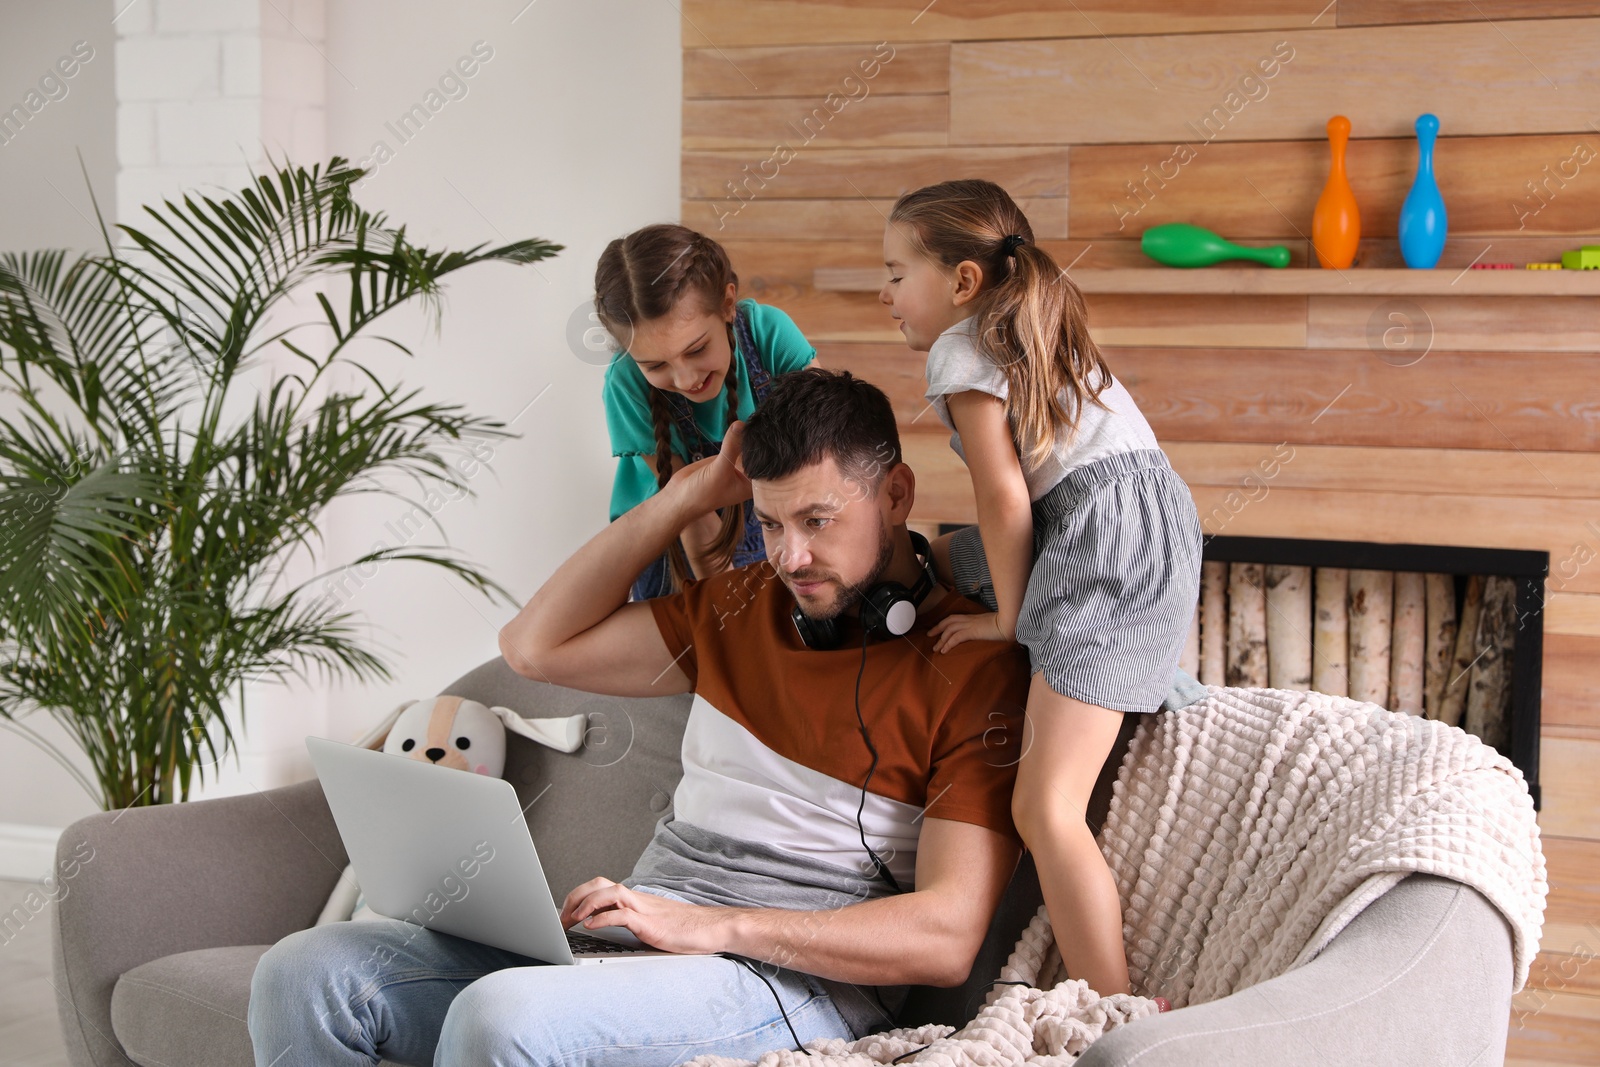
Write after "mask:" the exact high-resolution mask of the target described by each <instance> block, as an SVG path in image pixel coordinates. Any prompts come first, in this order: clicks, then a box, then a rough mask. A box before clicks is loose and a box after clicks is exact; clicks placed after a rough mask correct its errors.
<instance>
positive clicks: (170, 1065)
mask: <svg viewBox="0 0 1600 1067" xmlns="http://www.w3.org/2000/svg"><path fill="white" fill-rule="evenodd" d="M270 947H271V946H270V945H229V946H227V947H225V948H202V949H196V950H195V951H193V952H177V953H174V954H173V955H171V956H162V957H161V958H160V959H155V960H151V961H150V962H149V963H145V964H141V965H139V966H138V967H135V968H134V969H133V970H131V971H126V972H124V973H123V975H122V977H121V978H119V979H118V980H117V985H116V988H115V989H113V990H112V992H111V1028H112V1030H114V1031H115V1032H116V1035H117V1040H118V1041H120V1042H122V1047H123V1048H124V1049H126V1050H127V1053H128V1057H129V1058H130V1059H132V1060H133V1062H135V1063H138V1064H143V1065H144V1067H190V1065H191V1064H192V1065H193V1067H215V1065H216V1064H243V1063H254V1062H255V1056H254V1054H253V1053H252V1052H251V1051H250V1031H249V1029H248V1027H247V1025H246V1022H245V1020H246V1018H247V1016H246V1014H245V1009H246V1008H247V1007H248V1006H249V1004H250V977H251V975H253V974H255V970H256V961H257V960H259V959H260V958H261V954H262V953H263V952H265V951H267V949H268V948H270Z"/></svg>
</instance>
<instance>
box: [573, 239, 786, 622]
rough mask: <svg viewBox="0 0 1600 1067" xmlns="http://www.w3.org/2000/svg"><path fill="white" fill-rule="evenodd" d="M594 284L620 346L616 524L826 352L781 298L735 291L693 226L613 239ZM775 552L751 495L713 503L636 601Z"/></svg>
mask: <svg viewBox="0 0 1600 1067" xmlns="http://www.w3.org/2000/svg"><path fill="white" fill-rule="evenodd" d="M594 288H595V295H594V308H595V317H596V318H597V319H598V320H599V322H600V325H601V326H603V327H604V328H605V330H606V332H607V333H608V334H610V336H611V339H612V341H613V342H615V344H616V346H617V349H618V350H617V351H616V352H615V353H614V354H613V356H612V358H611V362H610V364H609V365H608V366H607V367H606V378H605V386H604V389H603V392H602V395H603V398H604V401H605V408H606V428H607V430H608V431H609V432H610V435H611V452H612V455H614V456H616V457H617V473H616V479H615V481H614V482H613V484H612V488H611V519H612V521H613V522H614V521H616V519H617V518H618V517H620V516H621V515H622V514H623V512H626V511H629V510H630V509H632V508H634V507H635V506H637V505H638V504H639V503H640V502H642V501H643V500H645V499H646V498H648V497H649V496H651V495H652V494H654V493H655V492H656V490H657V489H659V488H661V487H662V486H665V485H666V484H667V479H669V478H671V477H672V472H673V471H674V470H676V469H677V468H678V467H681V466H684V465H685V464H688V463H693V462H694V461H695V460H698V459H702V458H704V457H706V456H709V455H714V454H715V453H717V452H719V451H720V450H721V448H722V438H723V435H724V434H725V433H726V432H727V429H728V427H729V426H731V425H732V424H733V423H734V422H735V421H736V420H739V419H748V418H749V417H750V416H751V415H752V414H753V413H754V412H755V409H756V405H757V404H759V403H760V402H761V400H762V398H764V397H765V396H766V395H767V389H768V388H769V387H770V386H771V384H772V379H773V378H774V377H776V376H777V375H780V374H787V373H788V372H790V371H795V370H799V369H801V368H802V367H807V366H810V365H811V363H812V362H814V360H815V359H816V355H817V350H816V349H815V348H814V347H812V345H811V342H809V341H807V340H806V338H805V335H804V334H802V333H801V332H800V329H799V327H797V326H796V325H795V324H794V322H793V321H792V320H791V319H790V318H789V316H788V315H786V314H784V313H783V311H782V310H780V309H779V308H776V307H773V306H772V305H770V304H759V303H757V302H756V301H754V300H750V299H745V300H739V299H737V296H738V291H739V276H738V275H737V274H735V273H734V270H733V264H732V263H731V262H730V261H729V259H728V253H727V252H726V250H724V249H723V247H722V246H721V245H720V244H718V243H717V242H716V241H714V240H712V239H711V238H709V237H707V236H706V235H705V234H703V233H700V232H698V231H696V230H691V229H689V228H687V227H685V226H679V225H676V224H673V223H657V224H655V225H651V226H645V227H644V228H642V229H639V230H635V231H634V232H633V233H630V234H628V235H627V236H626V237H618V238H617V239H616V240H614V241H612V242H611V243H610V244H608V245H606V248H605V251H604V252H602V253H600V261H599V263H598V264H597V265H596V266H595V272H594ZM766 558H767V552H766V545H765V542H764V540H763V538H762V536H761V524H760V523H759V522H757V521H756V518H755V512H754V510H753V509H752V508H750V507H749V506H748V504H746V505H745V506H742V507H735V508H725V509H723V510H722V511H721V512H710V513H708V514H706V515H703V516H701V517H700V518H699V519H698V520H696V521H695V522H694V523H693V524H692V525H690V526H689V527H688V528H687V529H685V530H684V531H683V532H682V534H681V536H680V537H679V539H678V541H676V542H674V543H673V545H672V547H671V548H670V549H668V550H667V552H665V553H663V554H662V555H661V556H660V557H659V558H657V559H656V560H654V561H653V562H652V563H651V564H650V565H649V566H648V567H646V568H645V570H644V572H643V573H642V574H640V575H639V576H638V577H637V578H636V579H635V581H634V584H633V594H632V595H633V599H634V600H649V599H651V598H653V597H658V596H665V595H667V594H668V593H671V592H673V591H675V590H677V589H678V588H680V587H681V586H682V585H683V583H684V581H685V580H687V579H689V578H705V577H708V576H710V575H712V574H716V573H718V572H720V571H725V570H727V569H728V568H730V567H743V566H746V565H747V564H750V563H755V562H758V561H760V560H764V559H766Z"/></svg>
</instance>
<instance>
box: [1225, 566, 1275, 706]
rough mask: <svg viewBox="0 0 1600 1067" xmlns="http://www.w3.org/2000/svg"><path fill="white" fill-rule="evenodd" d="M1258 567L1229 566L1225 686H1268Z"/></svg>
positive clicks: (1264, 609)
mask: <svg viewBox="0 0 1600 1067" xmlns="http://www.w3.org/2000/svg"><path fill="white" fill-rule="evenodd" d="M1262 581H1263V579H1262V567H1261V564H1259V563H1233V564H1229V566H1228V670H1227V677H1228V683H1227V684H1228V685H1232V686H1249V687H1263V686H1265V685H1266V684H1267V592H1266V589H1265V588H1263V585H1262Z"/></svg>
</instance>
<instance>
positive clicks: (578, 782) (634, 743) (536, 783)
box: [440, 657, 693, 904]
mask: <svg viewBox="0 0 1600 1067" xmlns="http://www.w3.org/2000/svg"><path fill="white" fill-rule="evenodd" d="M440 692H441V693H450V694H452V695H454V696H461V697H466V698H468V699H470V700H476V701H479V702H480V703H483V704H487V705H489V706H490V707H493V706H495V705H497V704H498V705H502V706H504V707H508V708H513V709H515V710H517V711H519V712H521V713H522V714H523V715H525V716H526V717H528V718H555V717H561V716H566V715H577V714H582V715H583V716H584V717H585V719H586V720H587V726H586V727H585V733H584V745H583V747H582V748H580V749H579V750H578V751H577V752H574V753H566V752H557V751H556V750H554V749H551V748H546V747H545V746H544V745H541V744H538V743H537V742H534V741H530V740H528V739H527V738H524V737H518V736H516V735H515V734H507V736H506V768H505V772H504V777H505V779H506V780H507V781H508V782H510V783H511V784H512V786H513V787H515V788H516V791H517V797H518V799H519V800H520V802H521V803H522V806H523V809H524V810H525V811H526V812H527V817H528V830H529V832H530V833H531V834H532V835H533V843H534V846H535V847H536V848H537V849H538V852H539V862H540V865H541V866H542V867H543V868H544V876H545V878H546V880H547V881H549V883H550V892H551V893H552V894H553V895H554V896H555V899H556V903H558V904H559V903H560V902H561V901H562V899H563V898H564V897H565V896H566V895H567V893H568V892H570V891H571V890H572V889H573V888H574V887H576V886H577V885H579V884H581V883H583V882H586V881H588V880H589V879H591V878H594V877H597V876H603V877H606V878H610V879H612V880H613V881H617V882H620V881H622V880H623V879H624V878H626V877H627V876H628V875H629V874H630V873H632V871H633V865H634V863H635V861H637V860H638V858H639V854H640V853H642V852H643V851H644V848H645V845H647V844H649V843H650V836H651V834H652V833H654V831H655V826H656V823H657V822H659V821H660V820H661V819H662V818H664V817H666V816H667V815H670V814H671V812H672V794H673V792H674V790H676V789H677V787H678V780H679V779H680V778H682V777H683V759H682V749H683V731H684V727H685V726H686V725H687V724H688V721H689V705H690V704H691V703H692V702H693V697H692V696H691V695H690V694H688V693H682V694H674V695H668V696H661V697H613V696H601V695H598V694H595V693H585V692H582V691H580V690H577V689H569V688H567V687H565V686H558V685H551V684H549V683H548V682H540V681H534V680H532V679H529V678H524V677H523V676H522V675H520V674H518V673H517V672H516V671H513V670H512V669H511V666H510V665H509V664H508V663H506V661H505V659H504V658H503V657H496V658H495V659H492V660H489V661H487V662H485V663H483V664H480V665H479V666H477V667H475V668H474V669H472V670H470V671H468V672H467V673H466V674H464V675H462V676H461V677H460V678H457V679H456V680H455V681H453V682H451V683H450V684H449V685H447V686H445V687H444V688H443V689H441V690H440Z"/></svg>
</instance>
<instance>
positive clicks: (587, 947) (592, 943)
mask: <svg viewBox="0 0 1600 1067" xmlns="http://www.w3.org/2000/svg"><path fill="white" fill-rule="evenodd" d="M567 947H568V948H570V949H572V951H573V953H574V954H578V953H595V952H659V951H661V950H660V949H655V948H650V947H649V946H648V945H619V944H617V943H616V942H615V941H607V940H606V939H605V938H603V937H595V936H594V935H593V934H581V933H577V932H576V931H573V930H568V931H567Z"/></svg>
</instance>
